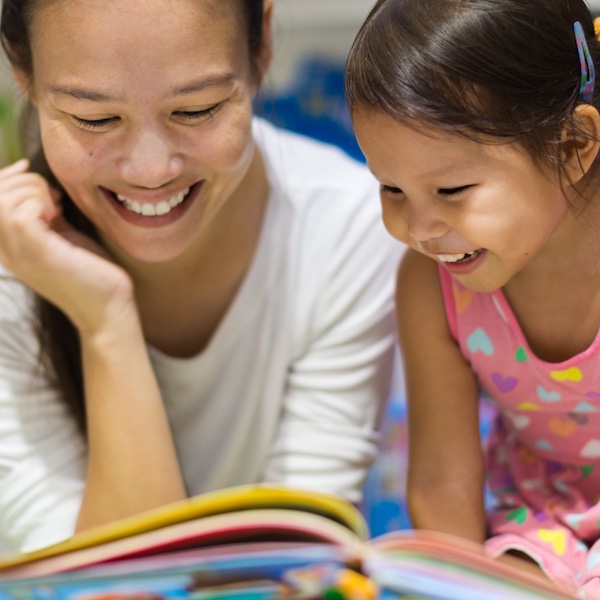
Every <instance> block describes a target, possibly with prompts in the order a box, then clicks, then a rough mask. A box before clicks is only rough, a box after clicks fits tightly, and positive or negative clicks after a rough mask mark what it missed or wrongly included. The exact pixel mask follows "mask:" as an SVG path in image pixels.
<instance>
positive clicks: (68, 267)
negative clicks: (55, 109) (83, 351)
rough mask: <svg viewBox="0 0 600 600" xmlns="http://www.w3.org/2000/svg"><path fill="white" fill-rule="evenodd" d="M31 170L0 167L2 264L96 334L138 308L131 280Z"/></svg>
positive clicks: (21, 163) (83, 328)
mask: <svg viewBox="0 0 600 600" xmlns="http://www.w3.org/2000/svg"><path fill="white" fill-rule="evenodd" d="M28 168H29V163H28V161H27V160H20V161H18V162H16V163H14V164H12V165H10V166H8V167H6V168H4V169H0V263H2V264H3V265H4V266H5V267H6V268H7V269H8V270H9V271H11V273H12V274H13V275H15V277H17V278H18V279H19V280H21V281H22V282H23V283H25V284H26V285H28V286H29V287H31V288H32V289H33V290H34V291H36V292H37V293H38V294H39V295H41V296H42V297H44V298H46V299H47V300H48V301H50V302H52V303H53V304H55V305H56V306H57V307H58V308H60V309H61V310H62V311H63V312H64V313H65V314H66V315H67V316H68V317H69V318H70V319H71V321H72V322H73V324H74V325H75V326H76V327H77V328H78V330H79V331H80V333H81V334H91V335H93V334H94V333H95V332H97V331H99V330H101V329H102V328H103V327H104V326H106V325H107V324H108V323H110V322H112V321H113V320H114V321H115V322H116V321H117V320H118V319H120V318H122V317H123V316H125V315H130V314H131V312H132V310H133V311H134V310H135V307H134V300H133V290H132V287H133V286H132V283H131V279H130V278H129V276H128V275H127V273H126V272H125V271H124V270H123V269H121V268H120V267H119V266H117V265H115V264H114V263H113V262H111V261H110V259H109V258H108V256H107V254H106V252H105V251H104V250H103V249H102V248H101V247H100V246H99V245H98V244H97V243H96V242H95V241H94V240H92V239H90V238H89V237H87V236H85V235H83V234H81V233H80V232H78V231H76V230H75V229H73V228H72V227H71V226H70V225H69V224H68V223H67V222H66V221H65V219H64V218H63V217H62V215H61V209H60V206H59V204H58V203H57V201H58V198H57V193H56V192H54V190H51V189H50V187H49V186H48V183H47V182H46V181H45V180H44V178H43V177H41V176H40V175H38V174H36V173H30V172H28V171H27V169H28Z"/></svg>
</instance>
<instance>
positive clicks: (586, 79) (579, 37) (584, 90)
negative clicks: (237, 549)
mask: <svg viewBox="0 0 600 600" xmlns="http://www.w3.org/2000/svg"><path fill="white" fill-rule="evenodd" d="M573 29H574V31H575V41H576V42H577V52H579V62H580V64H581V86H580V87H579V95H580V96H581V99H582V100H583V101H584V102H591V101H592V98H593V97H594V88H595V87H596V70H595V69H594V61H592V57H591V55H590V49H589V47H588V44H587V40H586V39H585V33H584V32H583V27H582V26H581V23H580V22H579V21H575V23H573Z"/></svg>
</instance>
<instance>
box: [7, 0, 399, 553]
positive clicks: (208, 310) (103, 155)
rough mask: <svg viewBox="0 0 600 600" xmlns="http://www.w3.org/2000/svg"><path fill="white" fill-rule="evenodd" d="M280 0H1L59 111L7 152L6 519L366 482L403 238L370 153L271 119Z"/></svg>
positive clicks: (25, 545)
mask: <svg viewBox="0 0 600 600" xmlns="http://www.w3.org/2000/svg"><path fill="white" fill-rule="evenodd" d="M271 13H272V3H271V0H265V2H264V3H263V2H261V1H259V0H255V1H252V0H193V1H192V0H168V1H167V2H165V0H110V1H109V2H96V1H95V0H52V1H49V0H28V1H26V2H23V1H19V2H17V1H14V0H4V2H3V6H2V39H3V44H4V47H5V49H6V50H7V53H8V56H9V58H10V61H11V64H12V67H13V71H14V74H15V77H16V80H17V82H18V83H19V85H20V86H21V88H22V89H23V91H24V93H25V94H26V95H27V97H28V98H29V100H30V101H31V103H32V105H33V106H34V107H35V110H36V111H37V114H38V117H39V123H40V132H41V154H40V156H38V157H37V158H36V159H35V161H32V163H31V164H32V165H34V167H33V168H30V167H29V163H28V162H27V161H20V162H17V163H15V164H13V165H11V166H9V167H7V168H5V169H3V170H1V171H0V261H1V262H2V264H3V265H4V268H5V269H6V273H5V275H6V276H5V277H4V278H3V280H2V282H1V286H0V287H1V289H0V292H1V293H0V412H1V414H2V419H1V420H0V530H2V532H3V533H4V534H5V535H6V536H8V537H9V538H10V539H11V540H12V541H13V543H14V544H15V545H17V546H18V547H20V548H22V549H32V548H35V547H40V546H43V545H46V544H50V543H53V542H56V541H58V540H61V539H64V538H66V537H68V536H70V535H71V534H72V533H73V532H74V531H75V530H82V529H86V528H89V527H92V526H94V525H96V524H100V523H104V522H107V521H111V520H113V519H116V518H119V517H122V516H125V515H128V514H132V513H135V512H139V511H141V510H145V509H148V508H151V507H153V506H157V505H161V504H163V503H165V502H169V501H173V500H177V499H180V498H182V497H185V496H186V495H188V494H196V493H200V492H203V491H208V490H211V489H216V488H220V487H225V486H230V485H236V484H242V483H249V482H258V481H276V482H284V483H287V484H289V485H295V486H299V487H307V488H313V489H319V490H322V491H327V490H329V491H331V492H336V493H340V494H342V495H344V496H346V497H347V498H349V499H350V500H352V501H358V500H359V499H360V490H361V485H362V482H363V479H364V476H365V473H366V468H367V467H368V465H369V464H370V462H371V461H372V460H373V458H374V456H375V451H376V443H377V432H376V429H375V427H376V423H377V421H378V417H379V415H380V413H381V409H382V406H383V404H384V402H385V399H386V398H387V392H388V388H389V380H390V369H391V359H392V346H393V335H392V329H391V319H392V315H391V305H392V287H393V272H394V270H395V266H396V262H397V258H398V254H399V250H398V249H396V247H395V246H394V244H392V241H391V239H390V238H389V236H387V235H386V233H385V231H384V229H383V226H382V225H381V224H380V219H379V207H378V202H377V190H376V186H374V184H373V183H372V181H371V178H370V176H369V174H368V173H367V172H366V169H365V168H364V167H363V166H361V165H359V164H357V163H355V162H353V161H352V160H350V159H348V158H347V157H346V156H344V155H343V154H342V153H341V152H339V151H337V150H334V149H332V148H329V147H326V146H324V145H322V144H318V143H316V142H314V141H311V140H308V139H304V138H301V137H299V136H296V135H291V134H289V133H285V132H283V131H280V130H277V129H275V128H273V127H272V126H270V125H268V124H267V123H265V122H263V121H261V120H258V119H256V118H254V117H253V115H252V101H253V97H254V95H255V93H256V92H257V89H258V87H259V86H260V82H261V80H262V77H263V76H264V73H265V71H266V69H267V67H268V64H269V61H270V52H271V43H270V22H271ZM40 354H41V356H42V359H43V361H42V363H41V365H40V363H39V360H38V358H39V355H40ZM140 474H143V477H140Z"/></svg>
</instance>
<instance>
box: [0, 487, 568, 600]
mask: <svg viewBox="0 0 600 600" xmlns="http://www.w3.org/2000/svg"><path fill="white" fill-rule="evenodd" d="M403 597H406V598H408V597H410V598H413V599H414V598H436V599H441V600H444V599H446V600H452V599H456V600H468V599H469V598H472V599H476V600H482V599H485V600H496V599H497V600H506V599H508V598H510V599H511V600H520V599H522V600H526V599H534V598H549V599H551V600H552V599H555V600H560V599H561V598H562V599H564V598H568V597H570V596H567V595H563V594H561V593H560V592H559V591H557V590H556V588H555V587H554V586H552V585H551V584H550V583H547V582H545V581H544V580H543V579H541V578H539V577H537V576H536V575H533V574H530V573H528V572H527V571H524V570H521V569H519V568H517V567H515V566H514V565H513V564H511V563H510V562H506V563H504V562H497V561H493V560H491V559H489V558H487V557H486V556H484V554H483V552H482V551H481V550H480V548H479V547H478V546H477V545H475V544H470V543H468V542H465V541H462V540H458V539H455V538H452V537H449V536H443V535H439V534H433V533H427V532H422V533H415V532H409V531H398V532H395V533H390V534H386V535H384V536H380V537H379V538H375V539H371V540H369V539H368V531H367V527H366V524H365V521H364V519H363V517H362V515H361V513H360V512H359V511H358V509H356V508H355V507H354V506H352V505H351V504H349V503H347V502H346V501H344V500H342V499H341V498H338V497H335V496H330V495H328V494H320V493H315V492H307V491H300V490H295V489H292V488H287V487H277V486H272V485H256V486H241V487H235V488H230V489H227V490H222V491H218V492H211V493H207V494H203V495H201V496H197V497H194V498H191V499H189V500H184V501H181V502H177V503H174V504H171V505H168V506H164V507H161V508H158V509H154V510H152V511H148V512H145V513H142V514H140V515H136V516H134V517H130V518H127V519H124V520H121V521H118V522H116V523H112V524H110V525H106V526H103V527H98V528H96V529H92V530H89V531H86V532H84V533H81V534H78V535H76V536H75V537H73V538H72V539H70V540H68V541H66V542H63V543H60V544H56V545H54V546H51V547H49V548H46V549H43V550H39V551H36V552H31V553H28V554H20V555H16V556H9V557H3V558H0V600H236V599H242V598H244V599H248V600H271V599H273V600H275V599H280V598H304V599H309V598H339V599H342V598H346V599H348V600H359V599H360V600H369V599H375V598H386V599H387V598H403Z"/></svg>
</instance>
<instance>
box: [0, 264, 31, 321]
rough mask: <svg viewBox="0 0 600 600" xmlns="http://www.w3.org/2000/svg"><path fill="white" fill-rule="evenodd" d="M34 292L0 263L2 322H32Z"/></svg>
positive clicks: (0, 319)
mask: <svg viewBox="0 0 600 600" xmlns="http://www.w3.org/2000/svg"><path fill="white" fill-rule="evenodd" d="M33 314H34V295H33V292H32V291H31V290H30V289H29V288H28V287H27V286H25V285H24V284H23V283H21V282H20V281H19V280H18V279H16V278H15V277H14V275H12V273H10V272H9V271H7V270H6V269H5V268H4V267H3V266H2V265H0V322H2V323H31V322H32V320H33Z"/></svg>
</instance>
